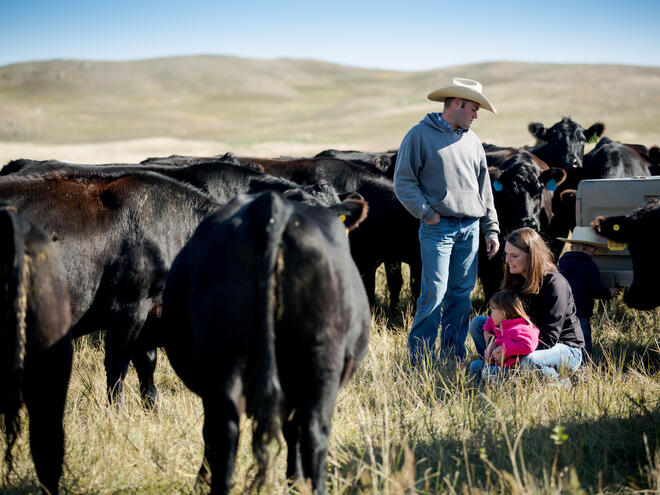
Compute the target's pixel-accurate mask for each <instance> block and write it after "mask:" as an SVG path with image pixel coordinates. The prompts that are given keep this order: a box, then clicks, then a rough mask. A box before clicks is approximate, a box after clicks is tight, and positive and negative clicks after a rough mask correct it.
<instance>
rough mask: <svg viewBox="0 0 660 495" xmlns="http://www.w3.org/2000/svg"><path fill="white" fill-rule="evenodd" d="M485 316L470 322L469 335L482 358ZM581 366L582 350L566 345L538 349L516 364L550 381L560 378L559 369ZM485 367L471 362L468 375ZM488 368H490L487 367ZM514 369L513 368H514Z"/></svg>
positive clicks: (479, 362) (482, 364)
mask: <svg viewBox="0 0 660 495" xmlns="http://www.w3.org/2000/svg"><path fill="white" fill-rule="evenodd" d="M486 319H487V318H486V317H485V316H475V317H474V319H473V320H472V321H471V322H470V327H469V331H470V335H471V336H472V340H473V341H474V346H475V347H476V349H477V353H478V354H479V356H481V357H483V355H484V351H485V350H486V341H485V340H484V324H485V323H486ZM580 364H582V349H581V348H579V347H571V346H569V345H566V344H555V345H554V346H552V347H551V348H549V349H539V350H536V351H534V352H532V353H531V354H528V355H527V356H523V357H521V358H520V361H519V362H518V367H519V369H536V370H539V371H541V373H543V375H544V376H545V377H546V378H548V379H550V380H556V379H558V378H559V377H560V374H559V369H560V368H568V369H569V370H571V371H575V370H577V369H578V368H579V367H580ZM485 366H486V363H485V362H484V361H481V360H480V361H473V362H472V363H471V364H470V374H471V375H477V374H479V373H482V371H483V370H484V368H485ZM489 368H490V366H489ZM514 369H515V368H514ZM493 371H495V370H490V371H488V372H487V373H486V374H488V375H491V374H492V372H493Z"/></svg>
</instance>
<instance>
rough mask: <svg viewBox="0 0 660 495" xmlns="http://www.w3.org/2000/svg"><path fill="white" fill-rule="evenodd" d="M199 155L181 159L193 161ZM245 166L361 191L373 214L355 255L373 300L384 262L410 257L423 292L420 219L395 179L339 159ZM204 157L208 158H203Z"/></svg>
mask: <svg viewBox="0 0 660 495" xmlns="http://www.w3.org/2000/svg"><path fill="white" fill-rule="evenodd" d="M195 159H196V158H195V157H180V158H178V160H186V161H188V162H190V161H191V160H192V161H194V160H195ZM235 159H236V160H238V162H239V163H240V164H241V165H245V166H257V167H260V168H262V169H263V170H264V171H265V172H266V173H268V174H271V175H274V176H278V177H284V178H287V179H289V180H292V181H294V182H296V183H298V184H305V185H313V184H317V183H319V182H321V181H327V182H328V183H329V184H330V185H332V186H333V187H334V188H335V190H336V191H337V192H338V193H339V194H340V195H344V194H347V193H351V192H357V193H358V194H359V195H360V196H362V197H363V198H364V199H365V200H366V201H367V203H368V204H369V216H368V217H367V219H366V220H365V222H364V224H362V225H361V227H360V229H359V230H357V231H356V232H355V233H354V234H353V235H351V238H350V243H351V254H352V255H353V258H354V259H355V263H356V264H357V266H358V269H359V270H360V274H361V275H362V280H363V281H364V285H365V288H366V290H367V294H368V296H369V301H370V303H371V304H373V303H374V301H375V280H376V278H375V274H376V269H377V268H378V266H379V265H380V264H381V263H385V264H387V263H400V262H405V263H408V264H409V265H410V273H411V284H410V285H411V288H412V293H413V297H417V296H418V295H419V290H420V278H419V277H420V274H421V255H420V251H419V239H418V237H417V232H418V230H419V221H418V220H416V219H415V218H413V217H412V216H411V215H410V214H409V213H408V212H407V211H406V210H405V208H403V206H402V205H401V203H399V201H398V200H397V199H396V196H395V195H394V187H393V186H392V182H391V181H390V180H389V179H387V178H386V177H383V175H382V174H380V173H375V172H373V171H370V170H368V169H366V168H365V167H362V166H359V165H354V164H352V163H350V162H347V161H345V160H340V159H336V158H303V159H279V160H273V159H267V158H249V157H235ZM161 160H162V161H163V163H173V162H172V158H171V157H170V158H162V159H159V158H151V159H149V163H152V164H154V163H161ZM197 160H199V161H200V162H202V161H208V160H209V158H204V157H199V158H197ZM398 297H399V292H398V290H390V308H392V309H395V308H396V306H397V305H398V301H399V299H398Z"/></svg>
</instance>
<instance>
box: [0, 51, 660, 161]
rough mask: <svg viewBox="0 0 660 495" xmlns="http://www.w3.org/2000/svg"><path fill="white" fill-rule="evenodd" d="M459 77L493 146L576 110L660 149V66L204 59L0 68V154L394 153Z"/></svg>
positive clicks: (581, 117)
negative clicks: (429, 66)
mask: <svg viewBox="0 0 660 495" xmlns="http://www.w3.org/2000/svg"><path fill="white" fill-rule="evenodd" d="M456 75H460V76H464V77H470V78H473V79H477V80H480V81H481V82H483V84H484V87H485V92H486V94H487V95H488V97H489V98H490V99H491V101H493V103H494V104H495V106H496V107H497V108H498V109H499V112H500V113H499V114H498V115H497V116H494V115H492V114H490V113H489V112H486V111H482V112H480V117H479V120H478V121H477V122H476V123H475V125H474V129H475V130H476V131H477V133H478V134H479V135H480V137H481V138H482V140H484V141H488V142H494V143H498V144H503V145H505V144H509V145H522V144H530V143H531V142H532V138H531V136H530V135H529V133H528V132H527V124H528V123H529V122H530V121H533V120H537V121H541V122H543V123H545V124H552V123H554V122H556V121H557V120H558V119H559V118H560V117H562V116H563V115H571V116H572V117H573V118H575V119H576V120H578V121H579V122H581V123H582V124H583V125H585V126H589V125H591V124H592V123H593V122H595V121H602V122H604V123H605V124H606V133H607V135H609V136H610V137H612V138H614V139H619V140H622V141H627V142H638V143H642V144H646V145H653V144H660V112H658V111H657V109H658V105H659V104H660V67H651V68H649V67H632V66H604V65H593V66H580V65H551V64H524V63H508V62H496V63H486V64H477V65H466V66H461V67H451V68H445V69H440V70H433V71H424V72H394V71H379V70H366V69H359V68H353V67H345V66H340V65H333V64H328V63H322V62H317V61H311V60H287V59H281V60H252V59H240V58H234V57H224V56H195V57H177V58H167V59H154V60H144V61H134V62H88V61H67V60H56V61H46V62H33V63H25V64H14V65H9V66H4V67H0V102H2V104H1V106H2V118H0V158H3V157H4V155H3V154H2V147H3V146H4V147H5V149H10V150H11V152H10V156H13V155H16V154H19V155H21V156H26V153H27V154H29V153H30V150H34V149H43V148H44V147H45V148H46V149H48V150H50V152H51V155H52V157H53V158H58V156H56V155H57V150H58V147H57V146H54V145H59V146H61V145H70V144H72V143H76V145H87V146H89V145H93V144H94V143H99V142H111V141H112V142H114V141H127V142H129V144H128V145H127V146H128V147H130V146H134V147H137V148H140V146H142V147H144V148H149V149H151V148H154V149H155V150H156V151H157V150H158V149H159V146H160V147H162V148H168V146H169V148H168V149H171V148H172V147H174V148H176V149H175V150H174V151H173V152H178V151H179V152H180V148H177V145H178V146H180V147H181V148H185V149H183V150H182V151H187V152H189V151H193V152H194V151H195V150H196V149H199V148H200V146H202V145H201V144H200V143H206V144H205V145H204V146H205V147H204V146H202V148H203V150H206V149H207V148H208V147H212V148H214V151H217V152H221V151H236V152H244V151H249V150H251V151H252V152H255V151H256V152H258V153H259V154H287V153H290V154H299V153H300V152H301V150H302V151H308V152H310V153H311V152H313V151H317V150H320V149H323V148H324V147H330V146H334V147H343V148H359V149H364V150H384V149H389V148H395V147H397V146H398V145H399V142H400V141H401V138H402V137H403V134H405V132H406V131H407V130H408V128H409V127H410V126H411V125H412V124H414V123H415V122H417V121H418V120H419V119H420V118H421V117H422V116H423V115H424V114H425V113H426V112H429V111H434V110H437V109H439V108H441V107H440V105H439V104H437V103H433V102H430V101H428V100H427V99H426V94H427V93H428V92H429V91H431V90H433V89H435V88H437V87H439V86H442V85H444V84H446V83H447V82H448V81H449V79H450V78H451V77H452V76H456ZM154 138H159V139H163V138H166V140H169V141H165V142H167V143H168V145H166V146H163V141H155V142H154V141H153V139H154ZM27 143H29V144H27ZM130 143H132V144H130ZM190 143H196V145H195V144H193V145H192V150H190ZM7 147H8V148H7ZM31 147H32V148H31ZM150 147H151V148H150ZM121 148H123V149H126V147H122V146H120V149H121ZM62 149H64V148H62ZM99 150H103V148H99ZM21 152H23V153H21ZM100 153H101V155H102V156H108V157H111V156H113V154H112V151H109V150H107V149H105V150H104V151H100ZM5 154H6V153H5ZM101 161H103V160H101Z"/></svg>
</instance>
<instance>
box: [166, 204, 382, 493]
mask: <svg viewBox="0 0 660 495" xmlns="http://www.w3.org/2000/svg"><path fill="white" fill-rule="evenodd" d="M333 209H334V211H330V210H329V209H325V208H319V207H313V206H307V205H302V204H298V203H294V202H291V201H288V200H286V199H283V198H282V197H280V196H278V195H277V194H276V193H261V194H259V195H256V196H239V197H237V198H236V199H235V200H233V201H232V202H231V203H229V204H228V205H227V206H226V207H224V208H223V209H222V210H219V211H217V212H215V213H214V214H212V215H210V216H209V217H208V218H207V219H206V220H204V222H202V224H201V225H200V226H199V228H198V229H197V230H196V232H195V234H194V235H193V237H192V238H191V239H190V241H189V242H188V243H187V244H186V246H185V247H184V248H183V249H182V251H181V252H180V253H179V255H178V256H177V258H176V260H175V261H174V263H173V265H172V269H171V270H170V273H169V275H168V278H167V285H166V288H165V292H164V295H163V321H164V323H165V324H166V325H167V330H166V332H165V335H166V341H165V348H166V351H167V354H168V357H169V359H170V362H171V363H172V366H173V367H174V369H175V371H176V372H177V373H178V374H179V376H180V377H181V379H182V380H183V381H184V383H185V384H186V385H187V386H188V387H190V388H191V389H192V390H193V391H194V392H195V393H197V394H198V395H200V396H201V398H202V401H203V404H204V430H203V431H204V442H205V449H204V464H203V465H202V468H201V469H200V479H201V480H205V481H207V482H208V479H209V477H211V475H212V479H211V484H212V493H227V492H228V491H229V487H230V484H231V477H232V473H233V470H234V463H235V459H236V450H237V445H238V436H239V419H240V416H241V414H242V413H243V412H244V411H245V412H247V413H248V414H249V415H250V416H252V417H253V418H254V420H255V423H254V427H253V443H252V448H253V451H254V454H255V457H256V459H257V464H258V467H259V471H258V473H257V478H256V480H255V481H256V483H257V485H258V486H261V485H262V484H263V481H264V476H265V470H266V468H267V466H268V450H267V444H268V442H269V441H270V440H271V439H273V438H274V437H275V435H276V433H277V429H278V427H279V425H280V424H281V425H282V430H283V433H284V438H285V440H286V443H287V447H288V456H287V459H288V463H287V477H288V478H291V479H295V478H299V477H300V476H304V477H305V478H306V479H310V480H311V482H312V487H313V489H314V491H315V493H323V492H324V491H325V481H324V478H325V460H326V454H327V449H328V437H329V434H330V427H331V419H332V414H333V409H334V404H335V400H336V397H337V393H338V390H339V388H340V386H341V385H342V384H344V383H346V381H347V380H348V379H349V378H350V377H351V375H352V374H353V372H354V371H355V369H356V368H357V366H358V364H359V363H360V361H361V359H362V357H363V356H364V353H365V351H366V347H367V341H368V335H369V326H370V313H369V304H368V300H367V296H366V293H365V290H364V286H363V285H362V282H361V280H360V276H359V273H358V271H357V268H356V266H355V264H354V263H353V261H352V259H351V256H350V251H349V244H348V241H347V239H346V236H347V230H348V229H352V228H353V227H355V226H356V225H357V224H358V223H359V222H360V221H361V220H362V218H364V215H365V214H366V203H364V202H363V201H353V200H348V201H346V202H344V203H342V204H340V205H338V206H336V207H333ZM338 215H341V216H342V217H343V218H344V223H342V222H341V221H340V220H339V218H338ZM351 235H352V234H351ZM207 465H208V468H209V469H210V473H209V472H208V471H207V468H206V466H207Z"/></svg>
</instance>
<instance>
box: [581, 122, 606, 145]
mask: <svg viewBox="0 0 660 495" xmlns="http://www.w3.org/2000/svg"><path fill="white" fill-rule="evenodd" d="M603 131H605V124H603V123H602V122H596V123H595V124H594V125H592V126H591V127H589V129H587V130H586V131H584V137H585V138H586V139H587V142H589V143H596V142H598V138H599V137H601V136H602V135H603Z"/></svg>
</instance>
